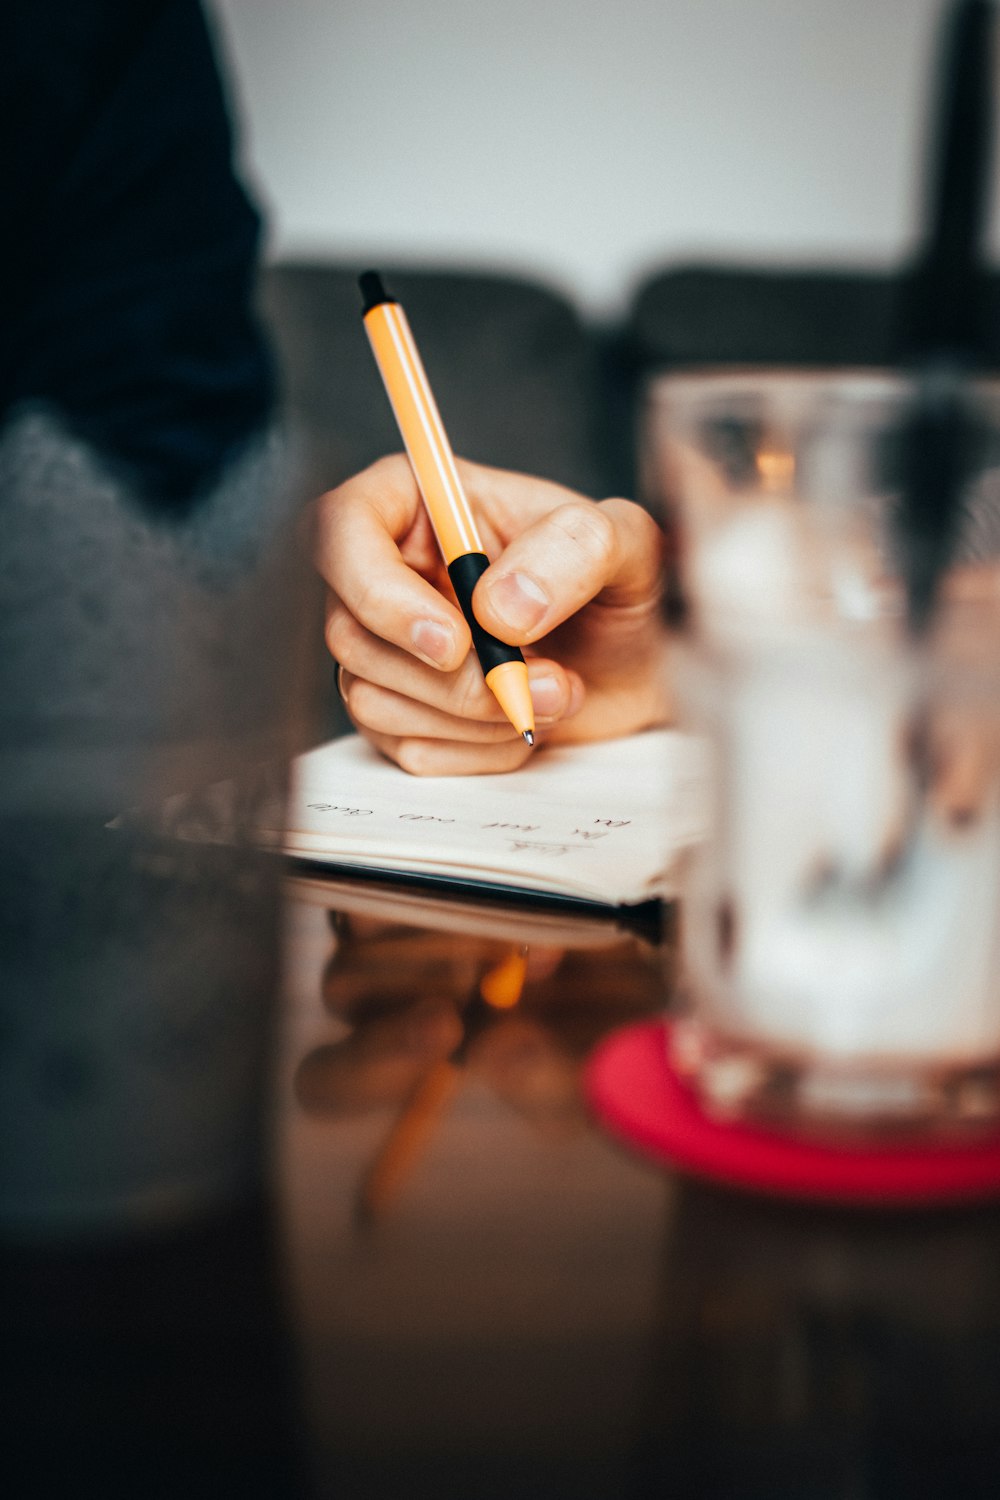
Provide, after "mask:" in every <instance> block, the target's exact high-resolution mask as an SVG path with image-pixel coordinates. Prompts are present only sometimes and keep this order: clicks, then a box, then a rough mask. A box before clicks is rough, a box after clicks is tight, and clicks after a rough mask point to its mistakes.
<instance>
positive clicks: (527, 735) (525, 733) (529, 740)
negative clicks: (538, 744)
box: [521, 729, 535, 745]
mask: <svg viewBox="0 0 1000 1500" xmlns="http://www.w3.org/2000/svg"><path fill="white" fill-rule="evenodd" d="M521 735H522V737H523V739H524V741H525V743H526V744H528V745H533V744H534V743H535V736H534V735H533V734H532V732H531V730H530V729H522V731H521Z"/></svg>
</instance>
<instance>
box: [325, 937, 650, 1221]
mask: <svg viewBox="0 0 1000 1500" xmlns="http://www.w3.org/2000/svg"><path fill="white" fill-rule="evenodd" d="M337 934H338V942H337V947H336V950H335V952H334V954H333V957H332V958H331V961H330V963H329V965H328V968H327V971H326V973H325V976H324V982H323V993H324V1001H325V1004H326V1006H327V1009H328V1010H330V1011H331V1012H332V1013H333V1014H335V1015H336V1016H338V1017H340V1018H342V1019H343V1020H345V1021H347V1022H348V1023H349V1024H350V1025H351V1027H352V1029H351V1031H350V1032H349V1034H348V1035H347V1036H345V1037H344V1038H342V1039H341V1040H339V1041H336V1042H333V1043H330V1044H327V1045H324V1046H322V1047H319V1048H316V1049H314V1050H313V1051H312V1052H310V1053H309V1054H308V1055H307V1056H306V1057H305V1058H304V1059H303V1060H302V1062H301V1064H300V1065H299V1068H298V1072H297V1075H296V1093H297V1097H298V1099H299V1102H300V1104H301V1105H302V1107H303V1108H304V1109H305V1110H306V1111H307V1112H308V1113H310V1114H313V1115H317V1116H323V1117H325V1118H328V1119H331V1120H334V1119H338V1118H341V1119H345V1118H351V1117H357V1116H361V1115H368V1114H371V1113H374V1112H377V1111H378V1110H380V1109H386V1108H389V1109H391V1110H394V1111H395V1112H396V1113H395V1118H394V1120H393V1122H392V1124H391V1125H390V1126H389V1128H388V1130H387V1132H386V1135H385V1136H384V1138H383V1140H382V1142H381V1144H380V1146H379V1148H378V1149H377V1150H376V1152H375V1154H374V1156H373V1158H372V1159H371V1160H370V1162H369V1163H368V1165H367V1168H366V1170H365V1172H364V1174H363V1178H362V1181H361V1184H360V1186H359V1192H358V1201H357V1210H358V1217H359V1219H360V1220H361V1221H362V1222H372V1221H373V1220H377V1219H379V1218H380V1217H382V1216H383V1215H384V1214H385V1212H386V1211H387V1210H388V1209H389V1208H390V1207H391V1205H392V1204H393V1203H394V1202H396V1201H397V1199H398V1197H399V1195H400V1194H401V1193H402V1192H403V1191H404V1189H405V1185H406V1183H407V1181H408V1180H409V1179H410V1177H411V1176H412V1174H413V1173H414V1172H416V1171H417V1170H419V1162H420V1158H421V1156H422V1155H423V1153H424V1152H425V1151H427V1150H428V1149H429V1147H430V1144H431V1138H432V1136H433V1133H434V1131H435V1128H436V1127H437V1126H438V1125H439V1124H440V1122H441V1120H442V1118H443V1117H444V1116H445V1115H446V1113H447V1111H448V1109H449V1107H450V1105H451V1104H452V1103H453V1101H454V1099H455V1095H456V1093H457V1091H458V1090H459V1088H460V1087H461V1085H462V1082H463V1080H464V1079H465V1078H466V1077H474V1078H476V1080H477V1081H479V1082H480V1083H485V1085H486V1086H487V1088H488V1089H489V1090H490V1092H491V1093H492V1094H493V1096H494V1097H495V1098H497V1099H500V1100H502V1101H503V1102H504V1104H506V1105H508V1106H510V1107H511V1108H512V1109H513V1110H515V1111H516V1112H517V1113H518V1114H520V1115H521V1116H522V1117H523V1118H526V1119H528V1120H529V1121H530V1122H531V1124H532V1125H533V1126H534V1127H535V1128H536V1129H539V1130H543V1131H546V1132H552V1131H555V1132H558V1133H561V1132H566V1131H575V1130H579V1129H581V1128H583V1127H584V1124H585V1119H586V1116H585V1112H584V1106H583V1102H582V1098H581V1094H580V1087H579V1075H580V1070H581V1067H582V1065H583V1062H584V1059H585V1058H586V1056H587V1054H588V1053H589V1051H590V1050H591V1048H592V1047H593V1045H594V1044H595V1043H596V1042H597V1041H598V1040H599V1038H600V1037H601V1036H602V1035H603V1034H604V1033H605V1032H607V1031H608V1030H610V1029H611V1028H612V1027H614V1026H618V1025H622V1024H626V1023H627V1022H628V1021H630V1020H633V1019H637V1018H638V1017H640V1016H648V1015H650V1014H655V1013H657V1012H658V1011H659V1010H661V1009H662V1006H663V989H662V978H661V972H660V960H659V956H658V954H657V952H656V950H655V949H654V948H652V946H651V945H649V944H647V943H645V942H644V941H642V940H641V939H638V938H635V937H631V936H627V935H625V934H622V933H615V932H614V931H613V930H612V931H611V933H610V934H609V937H608V941H607V945H606V946H602V947H587V948H581V949H573V948H565V947H547V946H545V945H544V944H542V943H534V944H532V945H530V946H526V945H521V944H517V943H514V942H511V941H509V940H504V939H501V938H498V937H480V936H476V935H467V934H456V933H441V932H436V931H430V930H424V929H421V928H418V927H411V926H407V925H404V924H401V923H398V922H386V921H382V920H379V919H370V918H365V917H357V916H351V917H349V918H348V917H339V918H338V919H337Z"/></svg>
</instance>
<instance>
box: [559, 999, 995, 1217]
mask: <svg viewBox="0 0 1000 1500" xmlns="http://www.w3.org/2000/svg"><path fill="white" fill-rule="evenodd" d="M668 1027H669V1023H668V1022H663V1021H647V1022H643V1023H642V1024H641V1025H638V1026H627V1027H625V1028H624V1029H623V1030H621V1031H616V1032H614V1033H613V1034H612V1035H611V1036H609V1037H607V1038H606V1039H605V1040H604V1041H603V1042H602V1043H601V1044H600V1046H598V1047H597V1049H596V1050H595V1052H594V1053H593V1055H592V1057H591V1058H590V1061H589V1062H588V1064H587V1070H586V1074H585V1077H584V1088H585V1092H586V1097H587V1102H588V1104H589V1106H590V1109H591V1111H592V1113H593V1114H594V1115H595V1116H596V1118H597V1119H598V1120H599V1121H600V1123H601V1124H602V1125H604V1126H605V1127H606V1128H607V1129H608V1130H609V1131H610V1132H611V1134H612V1135H614V1136H617V1137H618V1138H619V1139H620V1140H622V1141H624V1142H625V1144H626V1145H630V1146H634V1147H636V1148H637V1149H638V1150H640V1151H642V1152H643V1153H644V1154H645V1155H647V1156H650V1157H652V1158H653V1159H654V1160H656V1161H660V1162H663V1163H664V1164H665V1165H667V1166H671V1167H676V1168H680V1169H681V1170H683V1171H686V1172H692V1173H694V1174H695V1175H696V1176H699V1177H709V1178H712V1179H714V1180H715V1181H717V1182H724V1183H727V1184H728V1185H729V1186H731V1187H738V1188H744V1189H748V1190H750V1191H756V1192H762V1193H773V1194H778V1195H779V1196H782V1197H787V1198H807V1199H811V1200H813V1201H822V1202H828V1203H855V1204H867V1205H868V1206H870V1207H888V1206H897V1207H904V1206H907V1205H916V1204H933V1203H958V1202H969V1201H970V1200H973V1199H977V1198H993V1197H997V1196H1000V1130H998V1131H997V1133H996V1134H995V1135H991V1136H990V1137H989V1138H988V1139H986V1140H980V1141H977V1142H976V1143H975V1144H974V1145H966V1146H955V1145H941V1146H933V1145H899V1146H888V1147H886V1146H881V1147H879V1148H878V1149H877V1150H870V1149H867V1148H864V1147H860V1146H859V1147H850V1146H845V1147H839V1148H838V1147H831V1146H822V1145H815V1144H812V1143H810V1142H806V1141H799V1140H793V1139H791V1138H790V1137H786V1136H782V1135H779V1134H778V1133H777V1132H773V1131H767V1130H762V1129H760V1128H759V1127H755V1128H749V1127H747V1126H744V1125H728V1124H721V1123H719V1122H718V1121H716V1120H712V1119H710V1118H709V1117H708V1116H707V1115H705V1114H703V1113H702V1110H701V1107H700V1105H699V1104H698V1102H697V1100H696V1098H695V1096H694V1094H693V1093H692V1091H691V1089H690V1088H689V1087H688V1086H687V1085H686V1084H685V1083H683V1082H682V1081H681V1079H680V1078H679V1077H678V1076H677V1074H676V1073H675V1072H674V1071H673V1069H672V1067H671V1066H670V1062H669V1059H668V1056H667V1034H668Z"/></svg>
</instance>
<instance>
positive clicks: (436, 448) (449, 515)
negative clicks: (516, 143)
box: [359, 271, 535, 745]
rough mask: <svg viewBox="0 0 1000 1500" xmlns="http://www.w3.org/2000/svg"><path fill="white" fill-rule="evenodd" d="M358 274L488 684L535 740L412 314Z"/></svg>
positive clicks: (514, 652)
mask: <svg viewBox="0 0 1000 1500" xmlns="http://www.w3.org/2000/svg"><path fill="white" fill-rule="evenodd" d="M359 281H360V286H361V295H362V298H363V299H364V311H363V319H364V325H365V332H366V333H367V335H368V342H369V343H370V344H371V347H372V353H373V354H374V356H375V363H376V364H377V365H378V368H379V372H380V374H381V376H382V380H383V382H384V384H385V388H386V392H387V394H388V397H389V402H390V404H391V406H392V410H393V414H394V416H395V418H396V424H397V426H398V427H399V430H400V433H401V435H402V438H403V443H404V444H405V447H406V453H407V457H408V458H409V460H410V467H411V468H412V469H413V473H414V477H415V478H416V481H417V488H418V489H419V491H420V494H421V498H422V499H423V502H424V505H425V507H426V509H427V514H428V515H429V516H430V521H431V526H432V527H433V529H434V535H435V536H436V538H437V543H438V547H439V548H440V550H441V556H442V557H443V558H444V562H445V566H446V567H447V569H448V576H449V577H450V579H451V582H452V586H453V588H454V590H455V596H456V598H457V599H458V603H459V606H460V608H461V610H462V613H463V614H464V616H465V618H466V620H467V621H468V624H469V629H470V630H471V631H472V644H473V647H474V649H475V652H476V655H477V657H478V658H479V664H480V666H481V667H482V669H483V674H484V676H485V678H486V685H487V687H488V688H489V689H490V691H491V692H492V694H493V696H494V697H495V698H496V700H497V702H498V703H499V705H500V707H501V708H502V709H503V711H504V713H505V714H506V715H507V718H508V719H509V720H510V722H511V723H512V724H513V726H514V728H515V729H516V730H517V732H518V734H520V735H522V736H523V738H524V739H525V740H526V741H527V743H528V744H529V745H533V744H534V743H535V717H534V712H533V710H532V706H531V694H530V692H529V690H528V669H527V667H526V666H525V664H524V657H523V656H522V655H521V652H520V651H519V650H518V649H517V647H516V646H508V645H506V644H505V642H503V641H500V640H497V638H496V636H493V635H490V633H489V632H488V631H486V630H484V629H483V627H482V626H481V625H480V623H479V621H478V620H477V619H476V617H475V615H474V614H473V612H472V591H473V589H474V588H475V586H476V583H477V581H478V579H479V578H480V577H481V576H482V574H483V573H484V572H485V571H486V569H487V568H488V567H489V563H490V560H489V558H488V557H487V556H486V554H485V552H484V551H483V544H482V542H481V541H480V540H479V533H478V531H477V530H476V523H475V521H474V520H473V517H472V511H471V510H470V508H469V502H468V500H467V498H466V495H465V490H464V489H463V488H462V481H461V479H460V478H459V476H458V469H457V467H456V465H455V455H454V454H453V453H452V451H451V444H450V443H449V442H448V438H447V436H446V434H445V430H444V426H443V424H442V422H441V416H440V413H439V412H438V409H437V403H436V402H435V400H434V396H433V393H432V392H431V388H430V385H429V384H428V382H427V375H426V373H425V372H424V367H423V363H422V361H421V359H420V355H419V353H418V352H417V346H416V344H415V343H414V342H413V334H412V333H411V332H410V325H409V323H408V322H407V320H406V314H405V313H404V311H403V309H402V308H401V307H400V305H399V303H398V302H397V301H396V299H395V297H392V296H390V295H389V293H388V292H387V291H386V289H385V287H384V285H383V284H382V278H381V276H379V274H378V272H377V271H365V272H364V273H363V275H362V276H361V277H360V278H359Z"/></svg>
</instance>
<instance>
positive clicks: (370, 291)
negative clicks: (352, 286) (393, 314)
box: [358, 271, 396, 313]
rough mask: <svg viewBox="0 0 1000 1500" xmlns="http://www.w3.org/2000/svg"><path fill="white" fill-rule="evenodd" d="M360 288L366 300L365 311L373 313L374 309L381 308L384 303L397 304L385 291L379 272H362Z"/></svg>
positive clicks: (359, 282)
mask: <svg viewBox="0 0 1000 1500" xmlns="http://www.w3.org/2000/svg"><path fill="white" fill-rule="evenodd" d="M358 286H359V287H360V288H361V295H362V297H363V298H364V310H365V312H366V313H369V312H371V310H372V308H373V307H381V305H382V303H383V302H395V300H396V299H395V297H391V296H390V295H389V293H388V292H387V291H386V289H385V283H384V282H383V280H382V278H381V276H380V275H379V273H378V272H377V271H362V273H361V275H360V276H359V277H358Z"/></svg>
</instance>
